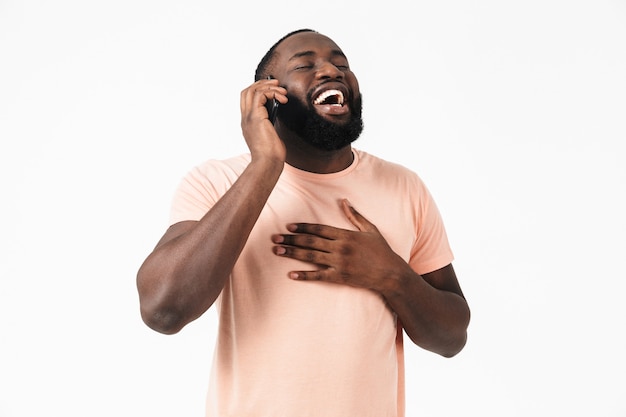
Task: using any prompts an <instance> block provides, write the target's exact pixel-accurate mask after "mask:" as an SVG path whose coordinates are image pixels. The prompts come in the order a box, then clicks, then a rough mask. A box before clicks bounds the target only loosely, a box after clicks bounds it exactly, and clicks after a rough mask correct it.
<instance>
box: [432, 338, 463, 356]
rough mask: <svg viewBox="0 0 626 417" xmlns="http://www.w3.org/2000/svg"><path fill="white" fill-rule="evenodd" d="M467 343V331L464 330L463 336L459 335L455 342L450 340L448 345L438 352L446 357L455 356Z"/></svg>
mask: <svg viewBox="0 0 626 417" xmlns="http://www.w3.org/2000/svg"><path fill="white" fill-rule="evenodd" d="M466 343H467V332H463V334H462V335H461V336H459V337H457V338H456V339H455V340H454V341H453V342H450V343H449V344H448V345H446V346H445V347H443V348H442V349H440V350H439V351H438V352H437V353H438V354H439V355H441V356H443V357H444V358H453V357H454V356H456V355H457V354H458V353H460V352H461V351H462V350H463V348H464V347H465V344H466Z"/></svg>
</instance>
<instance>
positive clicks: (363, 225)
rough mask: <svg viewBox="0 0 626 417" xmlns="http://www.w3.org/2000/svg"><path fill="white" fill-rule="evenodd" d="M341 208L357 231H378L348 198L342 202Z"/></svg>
mask: <svg viewBox="0 0 626 417" xmlns="http://www.w3.org/2000/svg"><path fill="white" fill-rule="evenodd" d="M341 208H342V209H343V212H344V214H345V215H346V217H347V218H348V220H350V223H352V224H353V225H355V226H356V228H357V229H359V231H361V232H370V231H375V230H378V229H376V226H374V225H373V224H372V223H370V222H369V220H367V219H366V218H365V217H363V216H362V215H361V213H359V212H358V211H356V209H355V208H354V207H352V204H350V202H349V201H348V199H347V198H344V199H342V200H341Z"/></svg>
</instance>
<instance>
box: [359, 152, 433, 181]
mask: <svg viewBox="0 0 626 417" xmlns="http://www.w3.org/2000/svg"><path fill="white" fill-rule="evenodd" d="M354 152H355V153H356V154H357V155H358V158H359V169H361V170H362V171H364V172H367V173H368V174H369V175H371V176H373V177H374V178H376V179H379V180H383V181H389V182H393V183H396V184H398V183H404V184H405V185H407V186H410V187H415V186H417V187H419V188H422V187H424V183H423V181H422V179H421V178H420V176H419V175H418V174H417V172H415V171H414V170H412V169H410V168H408V167H406V166H404V165H401V164H399V163H396V162H392V161H389V160H386V159H383V158H381V157H379V156H376V155H373V154H370V153H367V152H365V151H362V150H358V149H354Z"/></svg>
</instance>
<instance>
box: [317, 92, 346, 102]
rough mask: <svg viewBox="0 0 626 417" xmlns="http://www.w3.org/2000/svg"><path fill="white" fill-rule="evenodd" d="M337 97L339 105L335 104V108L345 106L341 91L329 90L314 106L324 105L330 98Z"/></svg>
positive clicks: (318, 98)
mask: <svg viewBox="0 0 626 417" xmlns="http://www.w3.org/2000/svg"><path fill="white" fill-rule="evenodd" d="M332 96H337V103H335V104H333V105H335V106H341V105H343V93H342V92H341V91H339V90H327V91H324V92H323V93H322V94H320V95H319V96H318V97H317V98H316V99H315V101H314V102H313V104H322V103H324V101H326V99H327V98H328V97H332Z"/></svg>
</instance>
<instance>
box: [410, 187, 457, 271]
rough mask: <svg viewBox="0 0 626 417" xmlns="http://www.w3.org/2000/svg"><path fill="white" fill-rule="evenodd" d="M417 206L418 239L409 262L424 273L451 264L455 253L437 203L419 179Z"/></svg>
mask: <svg viewBox="0 0 626 417" xmlns="http://www.w3.org/2000/svg"><path fill="white" fill-rule="evenodd" d="M416 207H417V210H418V211H417V213H416V216H417V221H416V225H417V230H416V239H415V243H414V245H413V248H412V250H411V256H410V260H409V264H410V265H411V267H412V268H413V270H415V272H417V273H418V274H420V275H422V274H426V273H429V272H432V271H436V270H437V269H441V268H443V267H444V266H446V265H448V264H450V263H451V262H452V261H453V260H454V255H453V253H452V249H451V248H450V244H449V242H448V236H447V234H446V229H445V226H444V222H443V219H442V218H441V214H440V212H439V209H438V208H437V204H436V203H435V200H434V199H433V197H432V195H431V193H430V191H429V190H428V188H427V187H426V185H424V183H423V182H422V181H421V180H418V201H417V204H416Z"/></svg>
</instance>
